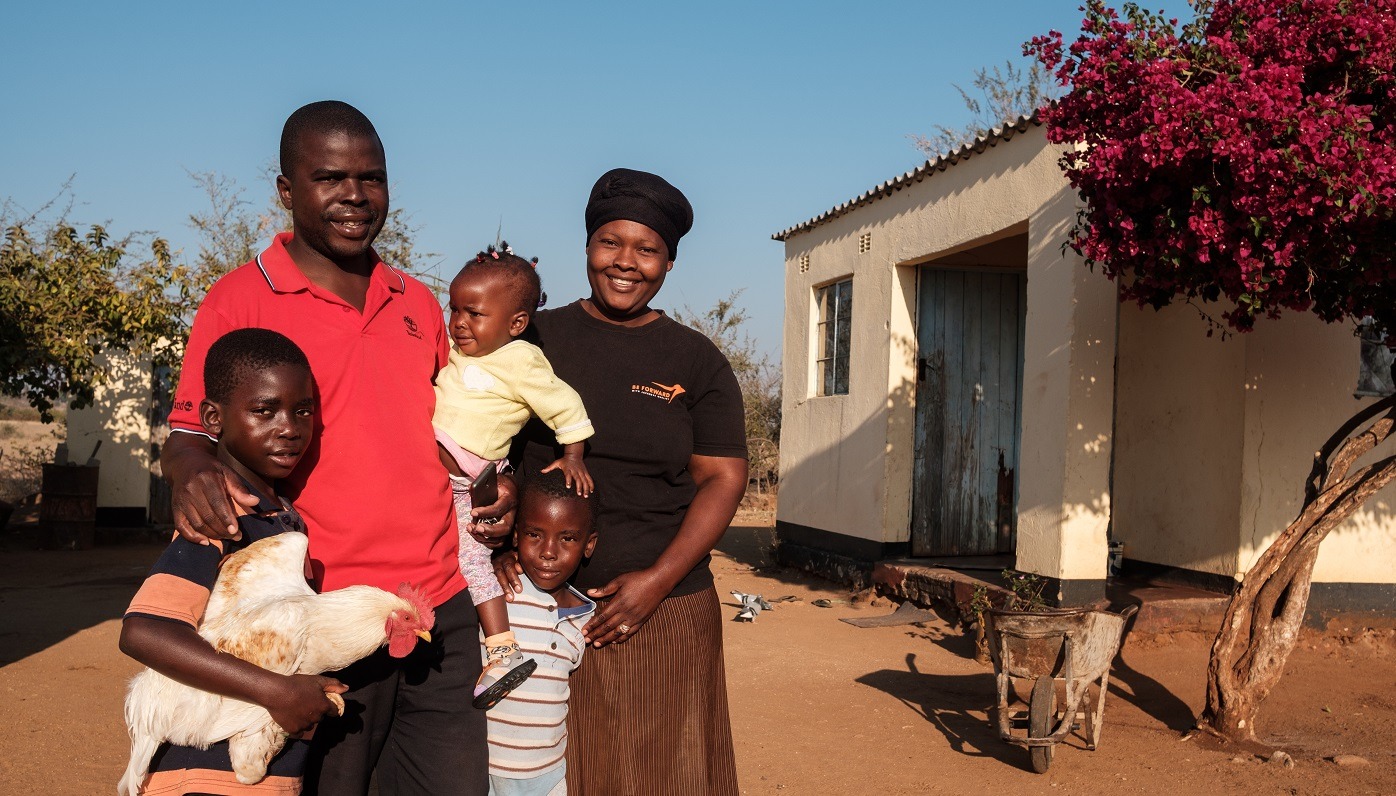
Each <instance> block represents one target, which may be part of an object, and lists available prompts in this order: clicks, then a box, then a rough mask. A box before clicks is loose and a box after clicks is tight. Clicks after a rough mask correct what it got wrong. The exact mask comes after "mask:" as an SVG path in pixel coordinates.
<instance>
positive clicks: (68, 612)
mask: <svg viewBox="0 0 1396 796" xmlns="http://www.w3.org/2000/svg"><path fill="white" fill-rule="evenodd" d="M36 534H37V531H36V529H34V528H30V527H15V526H13V525H12V526H11V527H10V528H9V529H7V530H6V531H5V532H4V534H3V536H0V572H4V573H5V576H4V581H3V585H0V666H7V665H9V664H11V663H14V662H15V661H18V660H20V659H23V658H27V657H29V656H30V655H33V654H35V653H37V652H41V651H43V650H45V649H47V648H49V647H51V646H53V645H55V644H58V643H59V642H61V641H63V640H64V639H66V638H68V637H70V636H72V635H73V634H75V633H77V632H79V631H82V630H85V629H87V628H89V627H93V626H95V625H99V624H101V623H103V622H106V621H108V620H110V619H117V618H119V617H120V616H121V615H122V614H123V613H125V611H126V606H127V605H128V604H130V602H131V597H132V596H133V595H134V594H135V593H136V589H137V588H138V587H139V586H140V584H141V581H142V580H144V579H145V575H146V573H147V572H148V571H149V570H150V565H151V564H152V563H154V561H155V559H156V557H158V556H159V555H160V551H161V550H162V549H164V544H163V543H159V542H152V541H150V539H151V537H150V536H149V535H141V536H139V537H136V538H135V539H133V540H132V541H131V542H129V543H123V544H116V545H105V546H99V547H96V548H93V549H91V550H39V549H38V547H39V544H38V538H37V535H36ZM60 594H61V595H62V597H61V599H57V598H56V597H55V595H60Z"/></svg>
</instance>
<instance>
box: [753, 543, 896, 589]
mask: <svg viewBox="0 0 1396 796" xmlns="http://www.w3.org/2000/svg"><path fill="white" fill-rule="evenodd" d="M775 559H776V562H777V563H779V564H780V565H781V566H786V567H793V568H795V569H801V570H804V571H805V572H808V573H810V574H812V575H818V576H819V577H821V578H828V579H829V580H832V581H836V582H838V583H846V584H848V585H849V586H852V587H853V588H855V589H866V588H867V587H868V586H871V585H872V570H873V565H872V563H871V562H868V561H859V560H858V559H856V558H849V557H848V556H841V555H839V554H838V553H831V552H829V551H827V550H820V549H818V548H815V547H805V546H804V545H801V544H796V543H794V542H790V541H785V540H781V541H780V542H779V543H778V544H777V545H776V549H775Z"/></svg>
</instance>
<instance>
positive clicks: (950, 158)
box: [771, 113, 1042, 241]
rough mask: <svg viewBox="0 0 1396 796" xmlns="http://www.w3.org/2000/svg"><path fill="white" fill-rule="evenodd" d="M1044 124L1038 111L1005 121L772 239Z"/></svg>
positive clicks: (813, 224) (827, 219) (790, 234)
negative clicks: (967, 141)
mask: <svg viewBox="0 0 1396 796" xmlns="http://www.w3.org/2000/svg"><path fill="white" fill-rule="evenodd" d="M1041 125H1042V121H1041V120H1040V119H1039V118H1038V116H1037V114H1036V113H1034V114H1031V115H1029V116H1019V117H1018V118H1017V119H1014V120H1013V121H1009V122H1004V123H1003V125H1001V126H999V127H995V128H994V129H992V130H990V131H989V132H987V133H985V134H984V135H981V136H980V137H978V138H976V139H975V140H974V141H972V142H970V143H968V144H965V145H964V146H962V147H960V148H959V149H956V150H953V151H951V152H948V153H946V154H944V155H940V156H938V157H936V159H935V160H928V161H926V162H925V163H923V164H921V165H920V166H918V167H916V168H915V169H914V170H912V171H908V172H907V173H905V174H902V175H900V176H898V177H894V178H892V179H890V180H888V181H887V182H884V183H882V184H881V185H878V186H877V187H875V188H873V189H872V190H870V191H867V192H866V193H863V194H862V195H860V196H858V197H856V198H854V199H850V200H848V201H847V202H844V203H843V204H841V205H838V206H837V207H834V208H832V209H830V210H828V211H826V212H824V213H821V214H819V215H817V216H815V217H814V218H811V219H810V220H809V221H806V222H804V223H802V224H796V225H795V226H793V227H790V228H789V229H785V230H781V231H780V232H777V233H776V234H774V235H772V236H771V240H779V241H784V240H789V239H790V238H792V237H794V236H795V235H798V234H800V233H801V232H808V231H809V230H811V229H814V228H815V227H817V226H819V225H821V224H827V223H829V222H830V221H833V220H834V219H836V218H838V217H839V216H841V215H843V214H845V213H847V212H849V211H851V210H854V209H855V208H859V207H862V206H863V205H866V204H870V203H872V202H876V201H877V200H878V199H881V198H882V197H884V196H891V195H892V194H893V193H895V192H897V191H900V190H901V189H903V188H905V187H907V186H909V185H913V184H915V183H918V182H921V181H922V180H924V179H926V178H928V177H930V176H932V175H933V174H935V173H936V172H941V171H945V170H946V169H948V168H950V167H951V166H953V165H955V164H956V163H959V162H960V161H962V160H968V159H969V158H971V157H973V156H974V155H976V154H978V153H980V152H983V151H984V150H986V149H988V148H989V147H992V146H998V144H999V142H1001V141H1008V140H1009V139H1011V138H1013V136H1015V135H1017V134H1018V133H1025V132H1027V130H1028V128H1029V127H1040V126H1041Z"/></svg>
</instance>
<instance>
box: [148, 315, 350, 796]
mask: <svg viewBox="0 0 1396 796" xmlns="http://www.w3.org/2000/svg"><path fill="white" fill-rule="evenodd" d="M203 376H204V382H205V384H206V386H207V397H206V398H205V399H204V401H203V402H202V403H201V404H200V407H199V417H200V420H201V421H202V423H203V427H204V430H205V431H206V432H208V434H209V435H210V436H211V437H213V438H215V439H216V440H217V441H218V442H217V456H218V459H219V461H221V462H223V463H224V464H225V465H227V466H228V467H229V468H231V469H232V470H233V471H234V472H236V473H237V474H238V476H239V477H240V478H241V479H242V483H243V485H244V486H245V487H246V488H247V490H248V491H249V492H250V493H252V494H253V495H256V496H257V497H258V499H259V502H258V504H257V505H256V506H255V507H253V508H250V509H247V508H243V507H241V506H239V513H240V515H241V516H239V517H238V519H237V523H238V528H239V530H240V531H241V532H242V533H241V537H240V538H239V539H236V540H214V541H213V542H212V543H210V544H208V545H200V544H196V543H194V542H190V541H188V540H186V539H184V538H182V537H180V536H178V535H176V536H175V538H174V540H173V541H172V542H170V546H169V547H168V548H166V549H165V552H164V553H163V554H162V555H161V556H160V559H159V560H158V561H157V562H156V564H155V567H154V568H153V569H152V570H151V572H150V575H149V576H147V577H146V579H145V582H144V583H143V584H142V585H141V588H140V590H139V591H138V592H137V593H136V596H135V598H134V599H133V600H132V601H131V606H130V608H128V609H127V611H126V615H125V618H124V619H123V621H122V625H121V650H122V652H125V653H126V654H127V655H130V656H131V657H132V658H135V659H136V660H137V661H139V662H141V663H143V664H145V665H146V666H149V667H150V668H151V669H154V670H155V671H157V672H160V673H161V674H164V675H165V676H167V677H170V678H172V679H174V680H178V681H180V682H182V683H186V684H188V685H191V686H194V687H195V688H199V689H202V690H204V691H209V692H212V693H216V694H221V695H223V696H227V697H232V698H233V699H237V700H241V701H243V702H250V703H253V704H257V705H261V706H262V707H264V708H266V709H267V711H268V712H270V713H271V716H272V718H273V719H274V720H275V721H276V723H277V724H278V725H280V726H281V728H282V729H283V730H285V731H286V732H287V733H290V734H292V735H296V734H299V733H302V732H304V731H306V730H309V729H311V728H312V727H314V726H315V724H316V722H318V721H319V720H320V719H321V718H323V717H324V716H326V715H333V714H335V712H336V706H335V704H334V703H333V702H332V701H331V699H330V698H329V697H327V696H326V694H327V693H334V694H340V693H343V692H344V691H345V690H347V687H346V686H345V685H343V684H342V683H340V682H339V681H337V680H334V679H333V678H329V677H322V676H313V675H296V674H292V675H283V674H277V673H275V672H270V671H267V670H266V669H262V668H260V667H258V666H256V665H254V664H252V663H248V662H247V661H244V660H242V659H240V658H237V657H234V656H233V655H230V654H227V653H225V652H219V651H217V650H215V649H214V648H213V647H212V646H211V645H210V644H209V643H208V642H207V641H205V640H204V638H203V637H202V636H200V635H199V634H198V632H197V627H198V625H199V621H200V619H201V618H202V616H203V612H204V609H205V607H206V606H207V603H208V599H209V593H210V590H211V589H212V588H213V584H214V581H215V580H216V579H217V577H218V570H219V566H220V565H221V563H222V561H223V560H224V559H225V558H227V557H228V556H229V555H232V554H233V553H235V552H237V551H238V550H241V549H243V548H245V547H247V546H248V545H250V544H252V543H253V542H256V541H258V540H260V539H265V538H268V537H270V536H275V535H276V534H280V533H285V532H288V531H290V532H299V533H304V532H305V525H304V523H303V522H302V521H301V518H300V515H299V514H297V513H296V510H295V509H294V508H292V507H291V504H290V503H289V502H287V501H286V500H284V499H282V498H279V497H278V496H277V492H276V482H277V481H279V480H280V479H282V478H284V477H286V476H287V475H288V474H289V473H290V472H291V470H292V469H294V468H295V466H296V463H297V462H299V461H300V459H301V456H302V454H304V452H305V450H306V448H307V447H308V446H309V445H310V442H311V439H312V437H313V436H314V433H315V429H314V415H315V408H316V407H315V391H314V383H313V381H312V379H311V375H310V363H309V362H308V361H307V360H306V357H305V354H304V353H303V352H302V351H301V350H300V348H298V347H297V346H296V344H295V343H293V342H291V341H290V340H289V339H287V338H286V337H285V336H283V335H280V334H278V333H276V332H273V331H269V330H267V329H239V330H237V331H233V332H229V333H228V334H226V335H224V336H223V337H221V338H219V339H218V341H217V342H215V343H214V344H213V345H212V346H210V347H209V352H208V358H207V360H206V361H205V363H204V373H203ZM308 751H309V743H308V742H307V741H303V740H299V739H296V738H291V739H290V740H289V741H288V742H287V744H286V747H285V749H284V750H283V751H282V752H281V753H280V754H278V755H277V756H276V757H275V758H273V759H272V761H271V765H270V766H269V768H268V770H267V777H266V778H265V779H264V780H262V782H261V783H259V784H258V785H257V786H255V787H256V792H258V793H268V794H298V793H300V791H301V777H302V775H303V773H304V770H305V765H306V757H307V754H308ZM130 784H131V785H132V786H137V785H139V786H141V792H142V793H145V794H172V795H173V794H184V793H206V794H223V793H239V794H241V793H248V792H251V789H250V788H249V786H247V785H243V784H241V783H239V782H238V781H237V779H236V777H235V776H234V773H233V769H232V762H231V760H230V758H229V753H228V743H227V742H226V741H223V742H220V743H216V744H214V745H213V746H211V747H209V748H208V749H206V750H200V749H194V748H190V747H183V746H171V745H168V744H166V745H164V746H162V747H161V748H160V749H159V750H158V751H157V752H156V754H155V757H154V759H153V760H152V761H151V766H150V775H149V776H148V777H147V778H146V779H145V782H144V783H130Z"/></svg>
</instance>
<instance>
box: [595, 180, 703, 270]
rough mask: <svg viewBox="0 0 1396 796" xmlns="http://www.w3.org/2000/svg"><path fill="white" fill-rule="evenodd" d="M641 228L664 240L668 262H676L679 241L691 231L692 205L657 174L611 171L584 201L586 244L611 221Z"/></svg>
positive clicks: (599, 181) (680, 192) (598, 182)
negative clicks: (650, 230) (633, 223)
mask: <svg viewBox="0 0 1396 796" xmlns="http://www.w3.org/2000/svg"><path fill="white" fill-rule="evenodd" d="M622 219H623V220H625V221H634V222H636V223H639V224H644V225H645V226H647V227H649V228H650V229H652V230H654V231H655V232H656V233H658V235H659V237H661V238H663V239H664V245H665V246H667V247H669V259H670V260H675V259H677V258H678V250H679V238H682V237H683V236H684V235H685V234H687V233H688V231H689V230H690V229H692V228H693V205H690V204H689V203H688V199H687V198H685V197H684V195H683V192H682V191H680V190H679V189H678V188H675V187H674V186H672V185H670V184H669V183H668V182H666V181H665V180H664V178H663V177H660V176H659V175H657V174H650V173H649V172H647V171H635V170H633V169H611V170H610V171H608V172H606V173H605V174H602V175H601V179H599V180H597V181H596V184H595V185H593V186H592V187H591V198H590V199H588V200H587V240H588V241H590V240H591V236H592V235H593V234H594V233H595V232H596V230H598V229H600V228H601V227H603V226H605V225H606V224H609V223H611V222H612V221H619V220H622Z"/></svg>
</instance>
